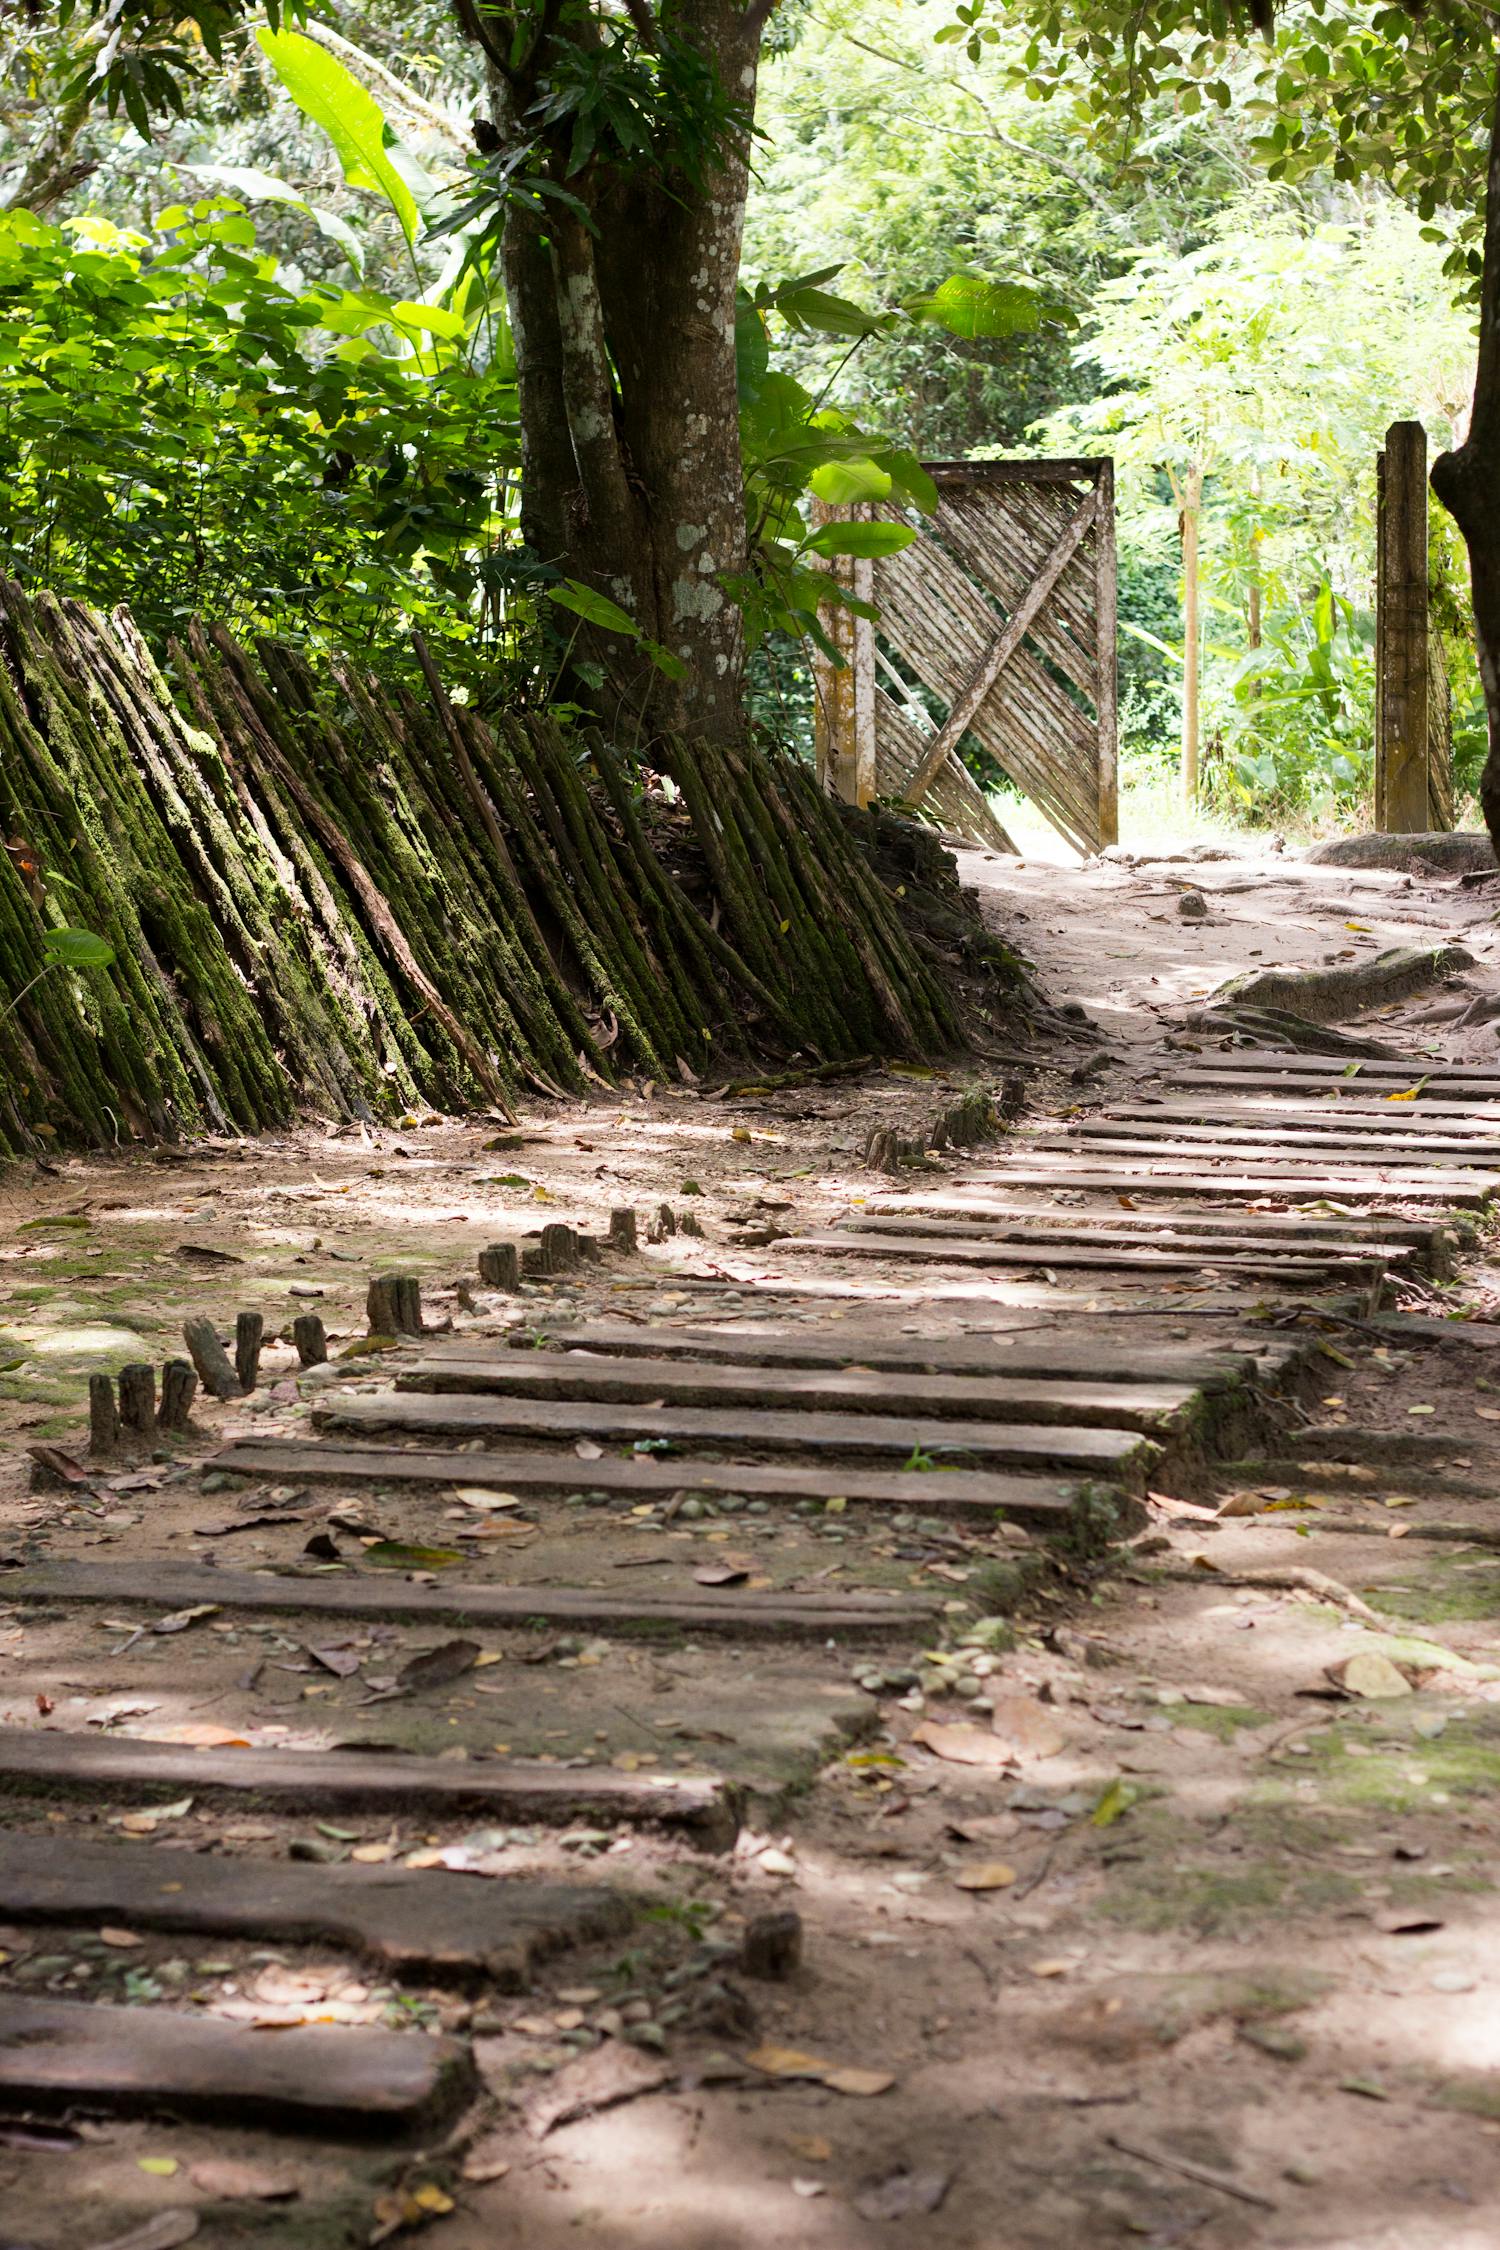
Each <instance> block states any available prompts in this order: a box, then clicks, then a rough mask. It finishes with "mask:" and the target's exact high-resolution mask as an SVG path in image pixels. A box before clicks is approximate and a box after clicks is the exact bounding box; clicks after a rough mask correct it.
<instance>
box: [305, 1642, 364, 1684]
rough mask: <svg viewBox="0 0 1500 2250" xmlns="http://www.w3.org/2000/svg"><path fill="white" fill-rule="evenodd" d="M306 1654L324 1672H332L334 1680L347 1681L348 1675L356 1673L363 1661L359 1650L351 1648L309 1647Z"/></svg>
mask: <svg viewBox="0 0 1500 2250" xmlns="http://www.w3.org/2000/svg"><path fill="white" fill-rule="evenodd" d="M306 1653H307V1654H308V1655H309V1656H310V1657H311V1658H312V1660H313V1662H314V1664H320V1665H321V1666H322V1668H323V1670H324V1671H325V1672H332V1673H333V1675H334V1677H335V1679H340V1680H347V1679H348V1677H349V1675H350V1673H351V1672H357V1671H358V1670H359V1668H360V1665H361V1664H362V1662H363V1661H364V1659H363V1658H362V1656H361V1655H360V1652H359V1650H358V1649H353V1648H311V1647H309V1648H308V1650H307V1652H306Z"/></svg>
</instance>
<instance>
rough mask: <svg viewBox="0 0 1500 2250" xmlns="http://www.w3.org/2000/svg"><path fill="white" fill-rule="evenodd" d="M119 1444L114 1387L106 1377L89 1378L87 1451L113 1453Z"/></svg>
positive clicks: (118, 1422) (93, 1376)
mask: <svg viewBox="0 0 1500 2250" xmlns="http://www.w3.org/2000/svg"><path fill="white" fill-rule="evenodd" d="M119 1442H120V1413H119V1409H118V1407H117V1406H116V1405H115V1386H114V1384H113V1383H112V1382H111V1381H110V1379H109V1377H108V1376H107V1375H91V1376H90V1377H89V1451H90V1453H97V1454H104V1453H113V1452H114V1450H115V1448H116V1447H117V1446H118V1444H119Z"/></svg>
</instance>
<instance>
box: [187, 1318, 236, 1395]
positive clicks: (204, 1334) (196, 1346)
mask: <svg viewBox="0 0 1500 2250" xmlns="http://www.w3.org/2000/svg"><path fill="white" fill-rule="evenodd" d="M182 1340H183V1342H184V1343H185V1344H186V1345H187V1348H188V1350H189V1351H190V1352H191V1354H192V1357H193V1365H194V1367H196V1368H197V1370H198V1380H199V1382H200V1383H201V1384H202V1385H203V1388H204V1389H205V1390H206V1391H207V1393H208V1395H209V1397H210V1398H218V1399H226V1398H243V1397H244V1395H245V1394H244V1391H243V1390H242V1389H241V1387H240V1379H239V1377H238V1375H236V1373H235V1371H234V1369H233V1368H232V1367H231V1366H230V1364H229V1354H228V1353H227V1352H226V1351H225V1349H224V1346H223V1345H222V1344H221V1343H220V1341H219V1332H218V1330H217V1329H216V1328H215V1327H214V1324H213V1322H212V1321H211V1320H209V1319H208V1318H207V1317H206V1316H205V1315H204V1314H202V1313H198V1314H195V1316H194V1317H193V1318H192V1319H191V1320H185V1321H184V1322H183V1324H182Z"/></svg>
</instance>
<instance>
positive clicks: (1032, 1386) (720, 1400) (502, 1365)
mask: <svg viewBox="0 0 1500 2250" xmlns="http://www.w3.org/2000/svg"><path fill="white" fill-rule="evenodd" d="M1403 1255H1404V1253H1403ZM397 1384H398V1387H399V1388H400V1389H401V1390H413V1391H467V1392H480V1391H499V1392H503V1393H505V1395H506V1396H507V1397H516V1396H522V1397H525V1396H531V1397H541V1398H558V1399H593V1400H600V1401H611V1402H612V1401H615V1400H621V1401H625V1402H628V1403H630V1404H633V1405H646V1404H648V1403H649V1402H650V1401H651V1400H653V1399H655V1400H658V1401H662V1402H665V1403H666V1404H667V1405H669V1406H717V1405H720V1404H729V1405H737V1404H739V1403H741V1402H744V1403H745V1404H748V1405H751V1406H756V1407H797V1406H801V1405H803V1404H804V1403H806V1404H808V1405H813V1406H826V1407H828V1408H829V1409H831V1410H832V1409H837V1410H838V1411H840V1412H842V1413H846V1414H934V1415H939V1416H947V1415H969V1416H983V1417H984V1418H985V1419H987V1420H991V1421H996V1422H1010V1421H1015V1422H1062V1423H1069V1424H1078V1425H1079V1426H1081V1427H1099V1426H1104V1427H1108V1428H1112V1429H1117V1430H1147V1431H1163V1430H1168V1429H1170V1428H1172V1427H1173V1426H1174V1424H1175V1423H1176V1422H1177V1421H1178V1419H1179V1418H1180V1417H1181V1415H1182V1413H1183V1412H1184V1410H1185V1409H1186V1408H1187V1407H1189V1406H1191V1404H1192V1403H1193V1398H1194V1395H1195V1394H1194V1390H1193V1386H1192V1385H1191V1383H1129V1384H1127V1383H1093V1382H1089V1381H1087V1380H1085V1379H1083V1378H1081V1377H1080V1378H1078V1379H1076V1380H1074V1381H1072V1382H1068V1381H1062V1382H1056V1381H1048V1380H1047V1379H1046V1378H1044V1377H1040V1376H1030V1377H1015V1376H1010V1375H999V1374H997V1375H992V1376H985V1377H975V1376H970V1375H918V1374H915V1373H902V1374H898V1373H896V1372H894V1371H891V1370H885V1371H881V1372H879V1373H877V1372H876V1370H875V1369H874V1368H860V1367H858V1366H854V1367H844V1368H842V1369H839V1370H837V1371H835V1370H833V1369H823V1368H783V1369H779V1370H777V1371H775V1372H774V1373H773V1372H772V1371H771V1370H770V1369H767V1368H764V1367H760V1368H755V1367H723V1366H712V1365H703V1366H698V1367H693V1366H684V1365H682V1364H681V1363H680V1362H678V1361H676V1360H671V1359H608V1358H604V1357H601V1356H599V1355H597V1354H594V1353H591V1352H585V1351H573V1352H545V1351H512V1350H509V1349H507V1348H506V1347H505V1346H504V1345H501V1346H500V1347H498V1349H491V1350H490V1351H488V1352H486V1351H484V1350H483V1349H482V1348H481V1347H480V1346H479V1345H477V1344H474V1343H470V1344H469V1345H467V1347H465V1348H464V1349H462V1350H459V1351H454V1350H452V1349H451V1348H450V1349H449V1350H448V1351H445V1352H442V1353H436V1352H433V1353H426V1354H424V1355H423V1357H422V1358H421V1359H419V1360H418V1361H417V1362H416V1364H415V1365H414V1366H409V1367H407V1368H405V1369H403V1371H402V1372H401V1374H400V1375H399V1376H398V1377H397Z"/></svg>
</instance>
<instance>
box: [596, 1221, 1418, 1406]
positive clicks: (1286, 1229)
mask: <svg viewBox="0 0 1500 2250" xmlns="http://www.w3.org/2000/svg"><path fill="white" fill-rule="evenodd" d="M928 1213H931V1214H932V1215H933V1216H934V1217H938V1216H941V1217H944V1218H949V1217H951V1218H952V1219H953V1220H955V1221H965V1220H966V1221H969V1222H973V1221H985V1220H991V1219H992V1220H994V1221H996V1222H997V1224H998V1225H1000V1226H1002V1227H1004V1226H1011V1225H1014V1226H1016V1227H1017V1228H1026V1229H1028V1230H1031V1229H1034V1230H1035V1231H1036V1233H1037V1236H1038V1239H1040V1240H1043V1241H1045V1240H1046V1230H1049V1229H1050V1228H1052V1227H1054V1226H1055V1227H1059V1228H1061V1229H1063V1230H1065V1231H1067V1230H1072V1229H1078V1230H1082V1229H1083V1228H1085V1227H1092V1226H1093V1225H1094V1224H1096V1223H1097V1224H1098V1225H1100V1226H1108V1227H1112V1228H1117V1229H1119V1230H1120V1231H1121V1232H1122V1233H1128V1234H1130V1235H1133V1236H1134V1235H1140V1234H1149V1235H1152V1236H1153V1237H1154V1236H1155V1235H1156V1234H1157V1233H1158V1232H1159V1231H1160V1230H1161V1229H1162V1228H1163V1227H1177V1228H1180V1229H1182V1230H1183V1232H1185V1233H1187V1234H1191V1235H1193V1236H1194V1237H1195V1238H1196V1237H1197V1236H1199V1235H1207V1236H1210V1237H1214V1236H1217V1235H1221V1234H1229V1235H1236V1236H1241V1237H1243V1239H1244V1240H1245V1241H1246V1242H1253V1243H1261V1242H1269V1243H1289V1242H1292V1241H1296V1240H1301V1239H1304V1238H1305V1239H1306V1240H1308V1241H1310V1242H1313V1243H1316V1244H1322V1243H1332V1244H1333V1245H1334V1246H1335V1247H1336V1248H1337V1247H1339V1246H1340V1245H1348V1246H1350V1247H1352V1248H1355V1249H1362V1248H1363V1247H1364V1246H1365V1244H1367V1243H1373V1242H1381V1243H1389V1242H1395V1243H1401V1244H1403V1245H1404V1246H1405V1247H1406V1248H1407V1249H1410V1250H1422V1251H1425V1250H1429V1249H1430V1248H1431V1246H1432V1243H1433V1238H1434V1236H1436V1235H1440V1234H1443V1233H1444V1232H1445V1231H1448V1230H1445V1229H1444V1228H1443V1227H1442V1226H1441V1225H1440V1224H1439V1222H1438V1221H1437V1220H1436V1219H1401V1218H1395V1217H1388V1216H1382V1217H1379V1218H1361V1217H1358V1216H1351V1217H1349V1218H1327V1217H1318V1216H1317V1215H1315V1214H1314V1213H1312V1212H1304V1211H1199V1210H1191V1211H1127V1210H1124V1209H1123V1208H1122V1207H1121V1206H1120V1204H1119V1203H1118V1202H1111V1203H1108V1204H1105V1205H1103V1206H1101V1207H1100V1208H1098V1209H1097V1210H1088V1209H1081V1210H1080V1209H1075V1208H1073V1207H1071V1206H1070V1207H1067V1208H1066V1209H1064V1208H1060V1207H1059V1206H1058V1205H1057V1204H1055V1203H1012V1202H1009V1201H1006V1202H1001V1201H1000V1200H999V1198H998V1197H995V1196H982V1195H944V1194H941V1193H934V1194H930V1195H924V1194H923V1193H922V1191H921V1190H920V1188H917V1189H913V1190H912V1192H911V1193H910V1194H909V1195H882V1196H871V1198H870V1200H869V1202H868V1203H866V1205H865V1206H864V1209H863V1211H862V1212H861V1213H859V1214H858V1216H859V1217H861V1218H863V1219H876V1218H880V1219H885V1218H901V1217H904V1216H906V1215H908V1214H910V1216H911V1217H912V1218H918V1217H925V1216H926V1215H927V1214H928ZM1453 1239H1454V1240H1455V1241H1456V1240H1457V1237H1456V1236H1454V1237H1453ZM570 1333H571V1332H570ZM1163 1372H1165V1370H1163Z"/></svg>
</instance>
